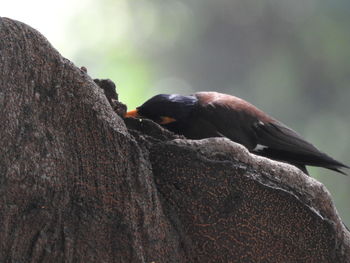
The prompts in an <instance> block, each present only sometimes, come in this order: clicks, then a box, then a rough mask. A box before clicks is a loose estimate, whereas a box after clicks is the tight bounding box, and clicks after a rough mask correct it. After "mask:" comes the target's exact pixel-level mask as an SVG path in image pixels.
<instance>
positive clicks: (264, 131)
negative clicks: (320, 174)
mask: <svg viewBox="0 0 350 263" xmlns="http://www.w3.org/2000/svg"><path fill="white" fill-rule="evenodd" d="M254 129H255V132H256V135H257V143H258V144H259V145H262V146H266V147H262V152H258V154H261V155H264V156H267V157H270V158H273V159H277V160H278V159H280V160H286V161H288V162H290V163H295V164H303V165H314V166H322V167H325V168H329V169H332V170H336V171H338V172H340V173H343V172H342V171H340V170H339V169H338V168H342V167H347V166H346V165H344V164H342V163H340V162H338V161H336V160H334V159H333V158H332V157H330V156H328V155H327V154H325V153H323V152H321V151H320V150H318V149H317V148H316V147H315V146H313V145H312V144H311V143H309V142H307V141H306V140H305V139H304V138H302V137H301V135H299V134H298V133H297V132H295V131H293V130H292V129H290V128H288V127H287V126H285V125H284V124H282V123H280V122H278V121H275V122H273V123H263V122H257V123H255V124H254Z"/></svg>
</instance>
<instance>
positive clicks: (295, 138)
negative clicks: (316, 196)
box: [124, 91, 350, 174]
mask: <svg viewBox="0 0 350 263" xmlns="http://www.w3.org/2000/svg"><path fill="white" fill-rule="evenodd" d="M124 117H125V118H130V117H133V118H147V119H150V120H152V121H154V122H156V123H158V124H159V125H161V126H163V127H164V128H166V129H168V130H170V131H172V132H174V133H176V134H180V135H184V136H185V137H186V138H188V139H204V138H211V137H226V138H228V139H230V140H232V141H234V142H236V143H239V144H241V145H243V146H245V147H246V148H247V149H248V150H249V151H250V152H251V153H253V154H256V155H260V156H263V157H267V158H269V159H273V160H276V161H280V162H285V163H289V164H292V165H294V166H296V167H298V168H299V169H300V170H302V171H303V172H304V173H306V174H308V171H307V169H306V166H317V167H323V168H326V169H330V170H334V171H336V172H339V173H341V174H346V173H345V172H344V171H342V170H341V169H344V168H350V167H349V166H347V165H345V164H343V163H341V162H339V161H337V160H335V159H333V158H332V157H330V156H329V155H327V154H326V153H324V152H321V151H320V150H319V149H317V148H316V147H315V146H314V145H313V144H311V143H310V142H308V141H306V139H304V138H303V137H302V136H301V135H300V134H298V133H297V132H296V131H294V130H292V129H291V128H289V127H287V126H286V125H285V124H283V123H282V122H280V121H278V120H277V119H275V118H273V117H271V116H269V115H268V114H266V113H265V112H263V111H262V110H260V109H258V108H257V107H256V106H254V105H253V104H251V103H249V102H247V101H245V100H243V99H241V98H238V97H235V96H233V95H228V94H223V93H218V92H213V91H211V92H209V91H208V92H204V91H203V92H197V93H194V94H192V95H189V96H183V95H179V94H159V95H156V96H154V97H152V98H150V99H149V100H147V101H146V102H144V103H143V104H142V105H141V106H139V107H137V108H136V109H135V110H132V111H128V112H127V113H126V114H125V116H124Z"/></svg>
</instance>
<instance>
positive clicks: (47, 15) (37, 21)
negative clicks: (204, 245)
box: [0, 0, 89, 55]
mask: <svg viewBox="0 0 350 263" xmlns="http://www.w3.org/2000/svg"><path fill="white" fill-rule="evenodd" d="M87 2H89V1H87ZM0 3H1V11H0V16H2V17H8V18H11V19H15V20H19V21H21V22H24V23H26V24H28V25H30V26H31V27H33V28H35V29H37V30H38V31H39V32H40V33H41V34H42V35H44V36H45V37H46V38H47V39H48V40H49V41H50V42H51V43H52V44H53V46H54V47H55V48H57V49H58V50H59V51H60V52H63V53H65V52H64V50H62V49H63V47H64V40H65V39H66V36H65V27H66V24H65V23H67V22H68V21H70V19H68V18H70V17H72V15H73V14H74V13H76V11H75V10H77V8H79V5H81V4H82V1H78V0H60V1H47V0H31V1H25V0H10V1H6V0H4V1H0ZM64 55H65V54H64Z"/></svg>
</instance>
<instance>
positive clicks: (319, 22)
mask: <svg viewBox="0 0 350 263" xmlns="http://www.w3.org/2000/svg"><path fill="white" fill-rule="evenodd" d="M9 2H10V1H9ZM17 2H18V1H17ZM14 3H16V1H12V4H14ZM30 3H31V4H30V5H29V4H28V7H27V8H24V10H25V11H22V13H21V14H19V13H18V8H17V9H16V11H15V12H13V13H11V12H10V11H9V10H11V9H10V8H9V7H8V9H6V4H5V6H4V7H2V8H4V11H5V12H4V13H3V14H1V15H2V16H9V17H12V18H17V19H19V20H21V21H23V22H26V23H28V24H30V25H31V26H33V27H35V28H37V29H38V30H39V31H41V32H42V33H43V34H44V35H45V36H46V37H48V38H49V40H50V41H51V42H52V43H53V45H54V46H55V47H56V48H57V49H58V50H59V51H60V52H61V53H62V54H63V55H64V56H65V57H67V58H68V59H70V60H71V61H73V62H74V63H75V64H76V65H77V66H79V67H80V66H85V67H87V69H88V72H89V74H90V75H91V76H92V77H93V78H110V79H112V80H113V81H114V82H115V83H116V85H117V91H118V93H119V95H120V100H121V101H123V102H124V103H126V104H127V105H128V106H129V108H130V109H131V108H135V107H136V106H138V105H140V104H141V103H142V102H143V101H145V100H146V99H148V98H149V97H151V96H153V95H155V94H158V93H180V94H190V93H193V92H195V91H204V90H207V91H209V90H212V91H219V92H224V93H229V94H234V95H236V96H239V97H242V98H244V99H246V100H248V101H250V102H252V103H253V104H255V105H256V106H258V107H259V108H261V109H262V110H264V111H265V112H267V113H269V114H270V115H272V116H274V117H275V118H277V119H279V120H281V121H282V122H284V123H285V124H287V125H288V126H290V127H291V128H293V129H295V130H296V131H298V132H299V133H301V134H302V135H303V136H304V137H306V138H307V139H308V140H309V141H311V142H313V143H314V144H315V145H316V146H318V148H320V149H321V150H323V151H325V152H327V153H328V154H330V155H331V156H333V157H334V158H336V159H338V160H340V161H343V162H344V163H346V164H348V165H350V137H349V132H350V115H349V110H350V105H349V100H350V30H349V28H350V1H348V0H333V1H325V0H318V1H316V0H294V1H290V0H289V1H288V0H216V1H210V0H202V1H194V0H186V1H185V0H183V1H168V0H162V1H160V0H148V1H146V0H138V1H126V0H113V1H112V0H100V1H92V0H87V1H68V0H63V1H61V2H60V3H55V4H48V3H46V2H45V1H43V0H38V1H34V2H33V1H30ZM38 8H40V9H38ZM43 8H45V10H44V11H42V10H43ZM30 10H32V11H33V12H31V11H30ZM37 10H41V12H38V11H37ZM6 11H8V15H7V13H6ZM28 14H29V15H28ZM33 19H34V20H33ZM309 171H310V174H311V175H312V176H313V177H315V178H316V179H318V180H320V181H321V182H323V183H324V184H325V185H326V187H327V188H328V190H329V191H330V192H331V194H332V196H333V199H334V201H335V203H336V207H337V209H338V211H339V213H340V215H341V217H342V218H343V220H344V222H345V223H347V225H350V203H349V201H350V178H349V177H346V176H342V175H340V174H336V173H334V172H332V171H328V170H324V169H318V168H311V169H310V170H309Z"/></svg>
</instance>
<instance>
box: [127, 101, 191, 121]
mask: <svg viewBox="0 0 350 263" xmlns="http://www.w3.org/2000/svg"><path fill="white" fill-rule="evenodd" d="M196 102H197V98H196V97H195V96H182V95H178V94H159V95H156V96H154V97H152V98H150V99H149V100H147V101H146V102H145V103H143V104H142V105H141V106H139V107H137V108H136V110H132V111H129V112H127V113H126V115H125V117H134V118H147V119H151V120H153V121H154V122H157V123H159V124H161V125H168V124H170V123H175V122H178V123H181V122H185V121H186V120H187V119H188V118H189V116H190V114H191V112H192V110H193V108H194V106H195V104H196Z"/></svg>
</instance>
